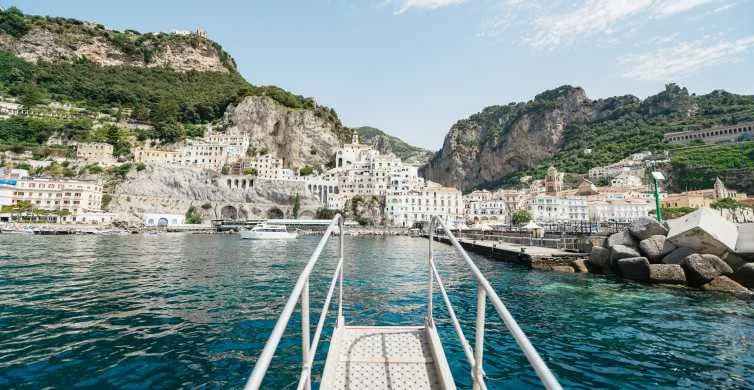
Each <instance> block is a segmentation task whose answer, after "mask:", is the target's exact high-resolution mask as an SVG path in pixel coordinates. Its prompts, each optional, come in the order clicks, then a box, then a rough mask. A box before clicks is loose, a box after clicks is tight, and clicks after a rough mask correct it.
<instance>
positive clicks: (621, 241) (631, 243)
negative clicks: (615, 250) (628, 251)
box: [605, 230, 639, 249]
mask: <svg viewBox="0 0 754 390" xmlns="http://www.w3.org/2000/svg"><path fill="white" fill-rule="evenodd" d="M616 245H625V246H628V247H631V248H634V249H638V248H639V241H637V240H636V239H635V238H634V236H632V235H631V232H629V231H628V230H624V231H622V232H618V233H615V234H612V235H610V236H609V237H607V240H605V247H606V248H612V247H614V246H616Z"/></svg>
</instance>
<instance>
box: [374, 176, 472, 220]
mask: <svg viewBox="0 0 754 390" xmlns="http://www.w3.org/2000/svg"><path fill="white" fill-rule="evenodd" d="M434 215H437V216H439V217H440V218H441V219H442V220H443V222H445V223H446V224H451V225H454V224H456V223H460V222H462V221H463V216H464V207H463V196H462V194H461V191H459V190H458V189H456V188H451V187H443V186H440V185H438V184H436V183H429V184H428V185H427V186H425V187H424V188H420V189H416V190H413V191H409V192H408V193H394V194H388V195H387V196H386V197H385V218H386V220H387V223H388V224H390V225H392V226H401V227H410V226H412V225H413V224H414V223H416V222H428V221H429V219H430V218H431V217H432V216H434Z"/></svg>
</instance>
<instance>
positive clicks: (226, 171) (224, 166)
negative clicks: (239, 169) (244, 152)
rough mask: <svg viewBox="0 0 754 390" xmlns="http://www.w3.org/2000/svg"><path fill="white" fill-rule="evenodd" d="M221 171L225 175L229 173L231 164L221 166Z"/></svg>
mask: <svg viewBox="0 0 754 390" xmlns="http://www.w3.org/2000/svg"><path fill="white" fill-rule="evenodd" d="M220 173H222V174H223V175H227V174H229V173H230V165H229V164H225V165H223V167H222V168H220Z"/></svg>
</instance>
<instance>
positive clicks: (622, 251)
mask: <svg viewBox="0 0 754 390" xmlns="http://www.w3.org/2000/svg"><path fill="white" fill-rule="evenodd" d="M631 257H641V253H639V251H637V250H636V249H634V248H631V247H630V246H625V245H615V246H613V247H611V248H610V264H612V265H615V264H616V263H617V262H618V260H620V259H628V258H631Z"/></svg>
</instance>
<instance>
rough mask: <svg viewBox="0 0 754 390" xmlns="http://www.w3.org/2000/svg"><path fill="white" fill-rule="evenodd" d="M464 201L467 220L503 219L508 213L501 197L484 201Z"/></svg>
mask: <svg viewBox="0 0 754 390" xmlns="http://www.w3.org/2000/svg"><path fill="white" fill-rule="evenodd" d="M463 203H464V209H465V216H466V220H467V221H477V220H483V221H487V220H494V221H503V220H505V218H506V216H507V215H508V211H507V208H506V207H505V202H504V201H502V200H501V199H496V200H492V199H490V200H483V201H469V200H467V199H464V201H463Z"/></svg>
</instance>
